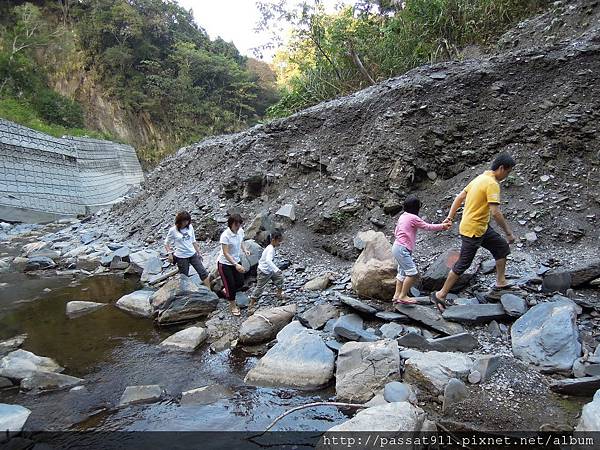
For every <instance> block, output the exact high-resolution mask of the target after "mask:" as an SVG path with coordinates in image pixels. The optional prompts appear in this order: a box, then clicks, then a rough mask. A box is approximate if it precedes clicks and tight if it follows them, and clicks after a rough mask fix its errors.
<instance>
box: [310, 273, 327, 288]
mask: <svg viewBox="0 0 600 450" xmlns="http://www.w3.org/2000/svg"><path fill="white" fill-rule="evenodd" d="M330 284H331V278H330V275H329V274H326V275H321V276H318V277H316V278H313V279H312V280H310V281H309V282H308V283H306V284H305V285H304V290H306V291H322V290H325V289H327V287H328V286H329V285H330Z"/></svg>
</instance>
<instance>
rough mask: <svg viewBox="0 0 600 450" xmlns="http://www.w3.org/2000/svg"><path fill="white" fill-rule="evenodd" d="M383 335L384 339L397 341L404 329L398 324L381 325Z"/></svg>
mask: <svg viewBox="0 0 600 450" xmlns="http://www.w3.org/2000/svg"><path fill="white" fill-rule="evenodd" d="M379 329H380V330H381V334H382V336H383V337H385V338H388V339H396V338H397V337H398V336H400V335H401V334H402V332H403V331H404V327H403V326H402V325H400V324H398V323H394V322H391V323H384V324H383V325H381V328H379Z"/></svg>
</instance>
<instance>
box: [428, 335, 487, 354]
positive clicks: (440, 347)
mask: <svg viewBox="0 0 600 450" xmlns="http://www.w3.org/2000/svg"><path fill="white" fill-rule="evenodd" d="M428 342H429V345H430V346H431V349H432V350H437V351H438V352H465V353H468V352H472V351H473V350H475V349H476V348H477V347H479V341H478V340H477V338H476V337H475V336H473V335H472V334H471V333H466V332H465V333H459V334H453V335H452V336H446V337H442V338H437V339H428Z"/></svg>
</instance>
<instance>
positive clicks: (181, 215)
mask: <svg viewBox="0 0 600 450" xmlns="http://www.w3.org/2000/svg"><path fill="white" fill-rule="evenodd" d="M183 222H188V225H189V224H190V223H192V216H190V213H189V212H187V211H180V212H178V213H177V215H176V216H175V226H176V227H177V229H178V230H180V229H181V227H183Z"/></svg>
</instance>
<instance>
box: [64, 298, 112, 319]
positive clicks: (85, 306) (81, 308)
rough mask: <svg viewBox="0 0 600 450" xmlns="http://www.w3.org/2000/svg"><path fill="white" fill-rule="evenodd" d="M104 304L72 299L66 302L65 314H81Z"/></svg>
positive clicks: (73, 315)
mask: <svg viewBox="0 0 600 450" xmlns="http://www.w3.org/2000/svg"><path fill="white" fill-rule="evenodd" d="M104 306H106V303H97V302H83V301H72V302H68V303H67V311H66V312H67V316H69V317H70V318H74V317H79V316H83V315H84V314H87V313H90V312H92V311H95V310H97V309H100V308H102V307H104Z"/></svg>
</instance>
